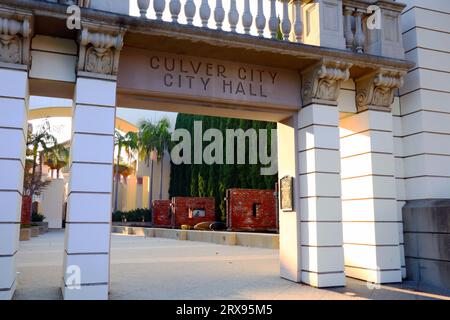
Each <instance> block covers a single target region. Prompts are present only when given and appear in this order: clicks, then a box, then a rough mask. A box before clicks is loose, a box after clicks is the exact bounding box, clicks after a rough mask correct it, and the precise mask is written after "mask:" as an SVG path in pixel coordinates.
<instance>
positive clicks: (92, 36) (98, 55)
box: [78, 27, 123, 76]
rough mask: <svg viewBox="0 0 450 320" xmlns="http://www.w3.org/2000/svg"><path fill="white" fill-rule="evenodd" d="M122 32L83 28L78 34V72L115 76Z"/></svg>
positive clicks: (121, 44)
mask: <svg viewBox="0 0 450 320" xmlns="http://www.w3.org/2000/svg"><path fill="white" fill-rule="evenodd" d="M122 47H123V32H121V31H117V32H100V31H98V32H97V31H91V30H90V29H89V28H87V27H86V28H83V30H82V31H81V34H80V56H79V62H78V71H84V72H88V73H95V74H100V75H108V76H116V75H117V70H118V68H119V55H120V50H122Z"/></svg>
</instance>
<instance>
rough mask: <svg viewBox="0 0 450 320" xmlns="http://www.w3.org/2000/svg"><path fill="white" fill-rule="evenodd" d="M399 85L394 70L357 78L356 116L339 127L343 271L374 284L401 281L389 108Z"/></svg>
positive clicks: (397, 76) (400, 82)
mask: <svg viewBox="0 0 450 320" xmlns="http://www.w3.org/2000/svg"><path fill="white" fill-rule="evenodd" d="M401 85H402V75H401V74H400V73H399V72H397V71H389V70H379V71H377V72H375V73H372V74H369V75H367V76H364V77H362V78H360V79H357V80H356V91H357V92H356V100H357V107H358V113H357V114H355V115H352V116H350V117H347V118H344V119H342V120H341V124H340V126H341V157H342V160H341V161H342V162H341V163H342V205H343V218H344V253H345V272H346V275H347V276H350V277H353V278H358V279H362V280H366V281H370V282H374V283H392V282H401V280H402V275H401V259H400V247H399V233H398V223H399V222H401V219H400V218H399V217H398V214H397V211H398V210H397V202H396V198H397V191H396V185H395V163H394V155H393V133H392V126H393V119H392V114H391V109H390V106H391V104H392V103H393V102H394V90H395V89H396V88H398V87H400V86H401Z"/></svg>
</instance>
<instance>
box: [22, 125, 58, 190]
mask: <svg viewBox="0 0 450 320" xmlns="http://www.w3.org/2000/svg"><path fill="white" fill-rule="evenodd" d="M57 143H58V142H57V140H56V138H55V137H54V136H53V135H52V134H50V123H49V122H48V120H46V121H45V122H44V124H43V125H42V126H40V128H39V130H38V131H37V132H36V133H33V130H32V127H31V126H29V127H28V134H27V155H29V156H32V167H31V170H32V171H31V178H30V189H29V193H30V196H31V197H33V195H34V193H35V191H36V186H37V184H36V182H37V181H36V167H37V159H38V156H39V158H40V161H39V165H40V166H41V167H42V163H43V161H42V160H43V159H42V155H43V154H44V153H46V152H48V150H49V149H50V148H51V147H53V146H55V145H56V144H57ZM40 149H42V152H40ZM40 174H42V168H41V170H40ZM38 180H40V179H38Z"/></svg>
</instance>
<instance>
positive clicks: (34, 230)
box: [30, 227, 40, 238]
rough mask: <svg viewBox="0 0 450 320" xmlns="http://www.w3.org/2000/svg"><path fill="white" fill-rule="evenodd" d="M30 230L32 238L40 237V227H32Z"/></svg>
mask: <svg viewBox="0 0 450 320" xmlns="http://www.w3.org/2000/svg"><path fill="white" fill-rule="evenodd" d="M30 230H31V237H32V238H35V237H39V233H40V232H39V227H31V228H30Z"/></svg>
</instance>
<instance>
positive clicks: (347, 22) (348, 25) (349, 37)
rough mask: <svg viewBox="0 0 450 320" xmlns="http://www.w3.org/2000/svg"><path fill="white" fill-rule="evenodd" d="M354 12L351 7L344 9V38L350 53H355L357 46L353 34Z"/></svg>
mask: <svg viewBox="0 0 450 320" xmlns="http://www.w3.org/2000/svg"><path fill="white" fill-rule="evenodd" d="M354 11H355V9H354V8H351V7H345V8H344V37H345V44H346V47H347V50H349V51H353V49H354V45H355V35H354V34H353V30H352V19H353V12H354Z"/></svg>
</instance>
